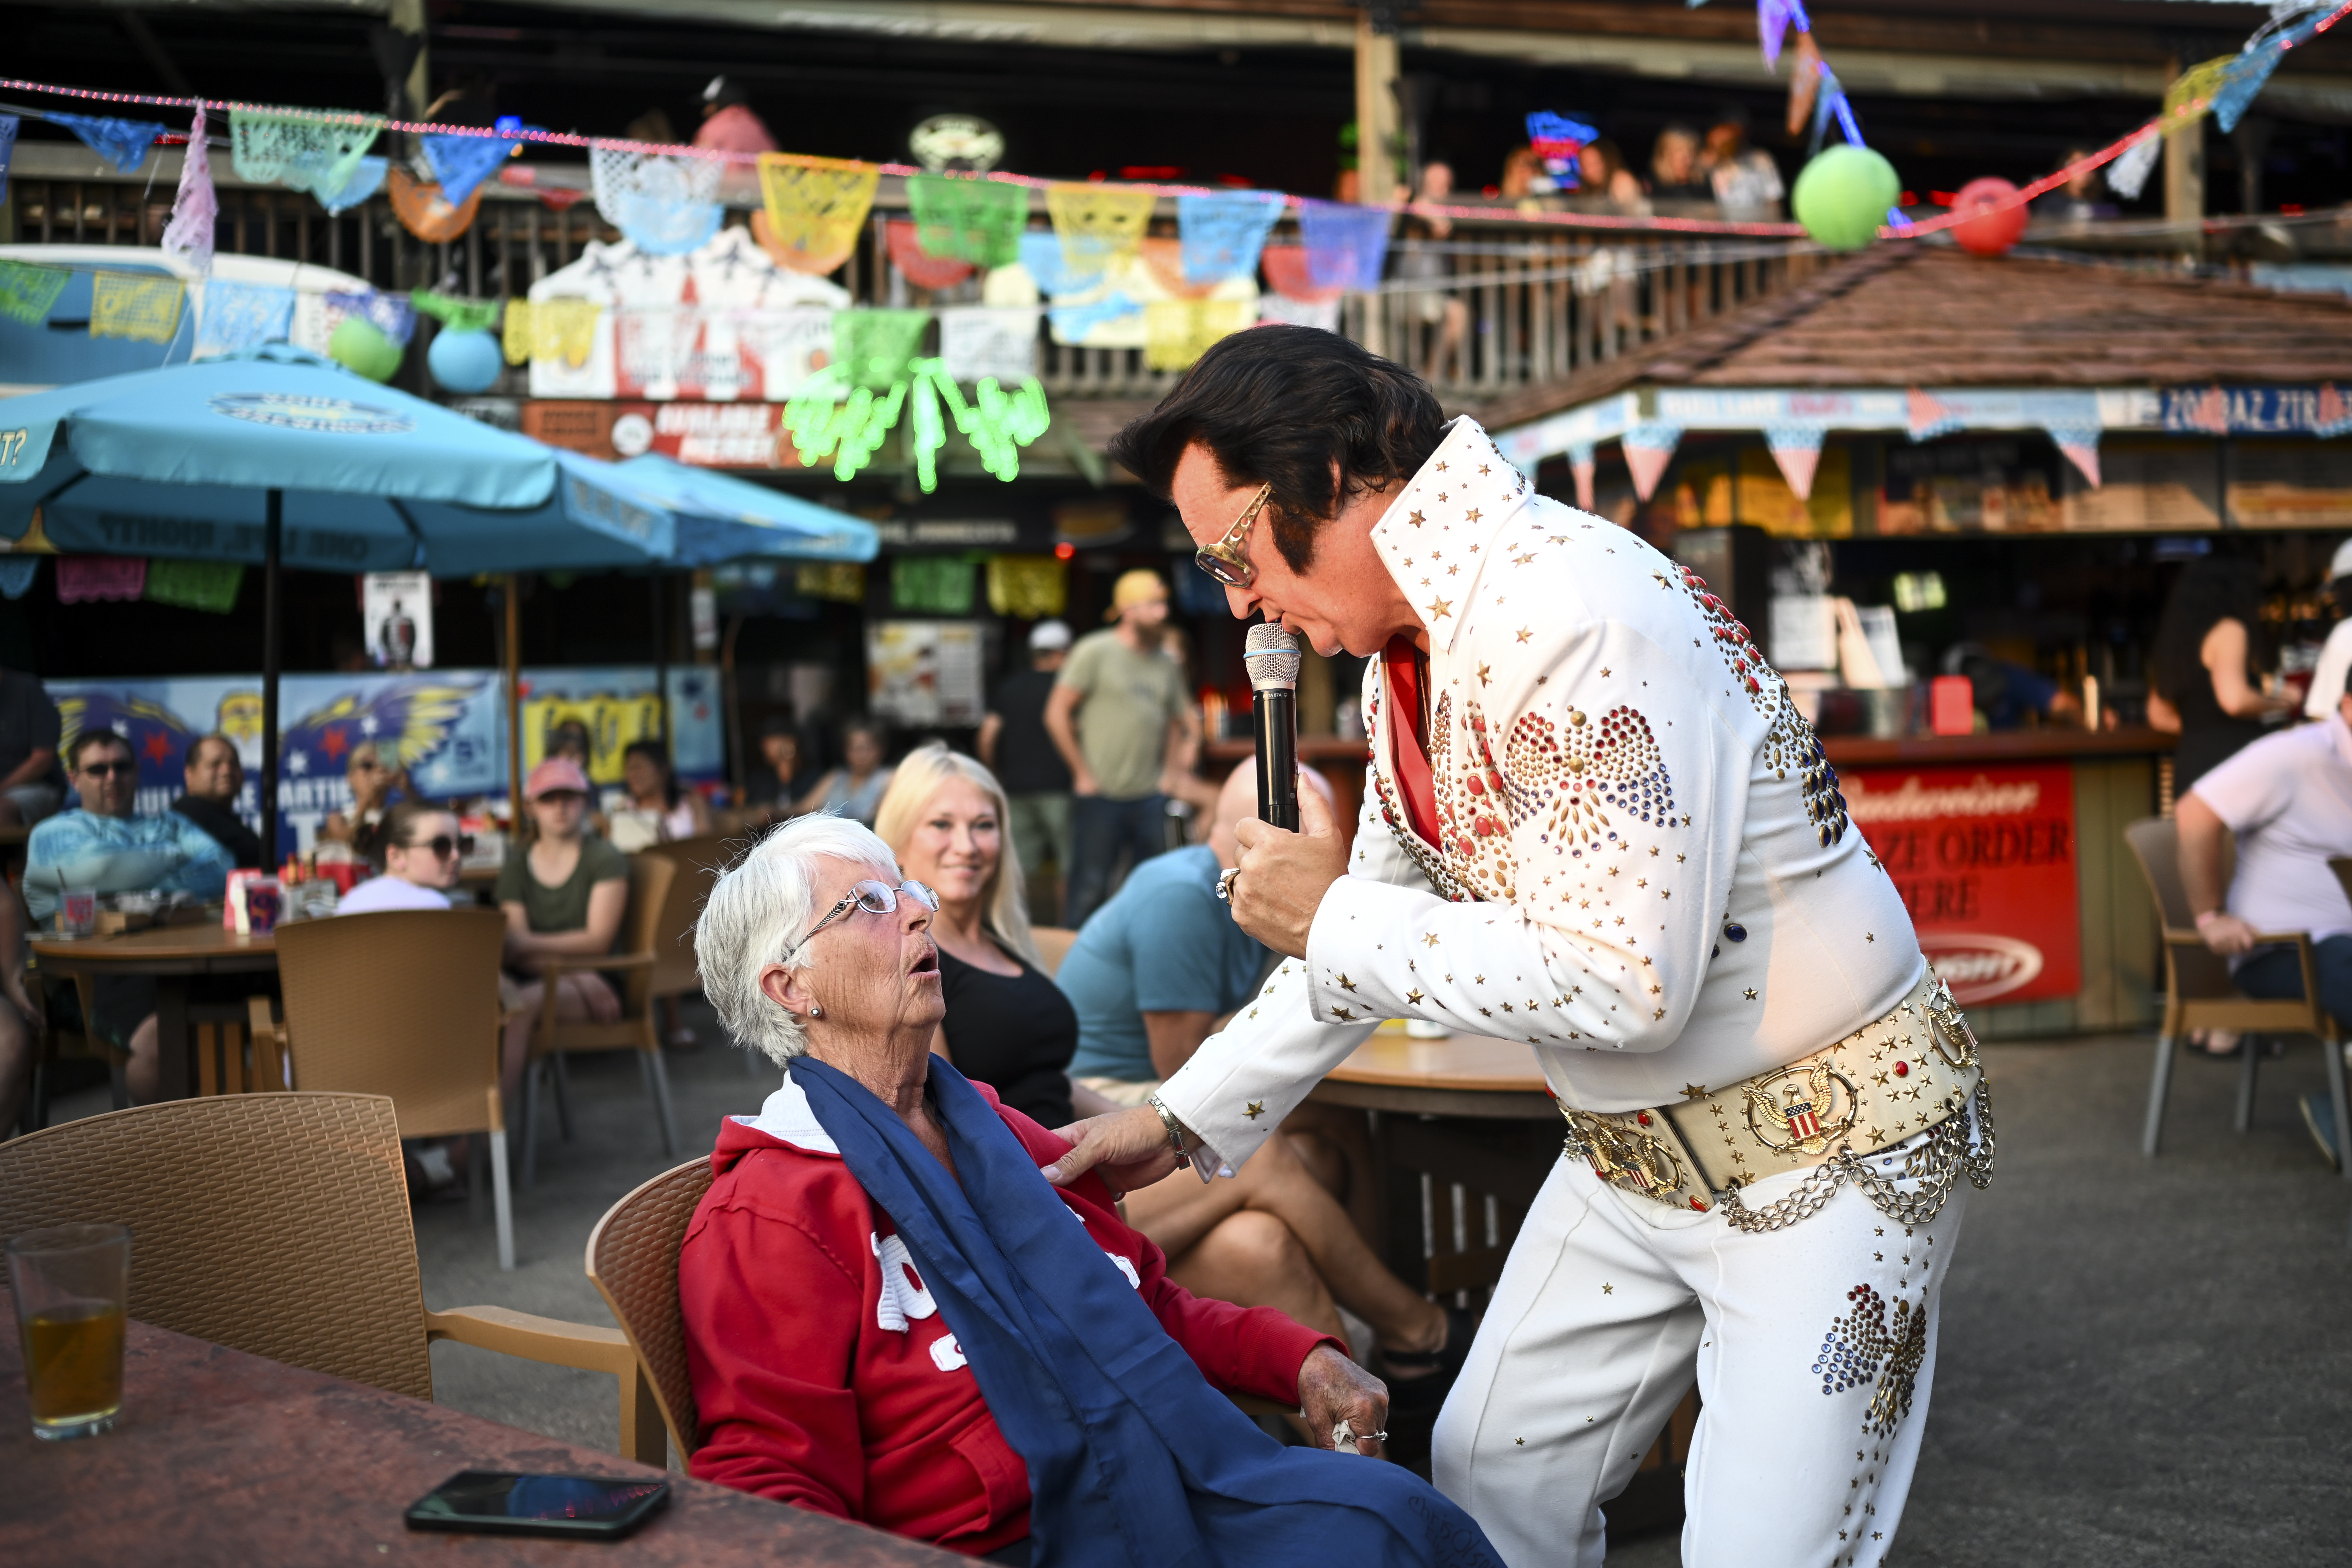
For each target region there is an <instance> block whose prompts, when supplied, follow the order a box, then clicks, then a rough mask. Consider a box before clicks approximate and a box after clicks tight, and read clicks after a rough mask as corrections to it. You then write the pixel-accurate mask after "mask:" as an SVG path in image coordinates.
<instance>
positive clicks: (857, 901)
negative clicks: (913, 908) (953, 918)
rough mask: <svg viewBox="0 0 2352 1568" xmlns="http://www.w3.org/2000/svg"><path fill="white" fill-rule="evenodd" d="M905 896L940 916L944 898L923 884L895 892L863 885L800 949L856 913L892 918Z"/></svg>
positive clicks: (881, 886) (827, 915)
mask: <svg viewBox="0 0 2352 1568" xmlns="http://www.w3.org/2000/svg"><path fill="white" fill-rule="evenodd" d="M901 893H904V894H906V895H907V896H908V898H910V899H912V900H915V902H917V903H919V904H920V905H922V906H923V908H925V909H927V910H930V911H932V912H933V913H934V914H936V913H938V912H939V907H940V896H939V895H938V894H937V893H934V892H933V891H931V890H930V889H929V888H926V887H925V886H923V884H922V883H920V882H913V881H908V882H901V883H899V884H898V886H897V887H895V888H894V887H892V886H891V885H890V884H889V883H887V882H859V883H857V884H856V886H854V887H852V888H851V889H849V891H848V892H846V893H844V894H843V895H842V897H841V901H840V902H839V903H837V904H835V905H834V906H833V908H832V909H830V910H826V911H825V915H824V919H823V920H821V921H817V922H816V924H814V925H813V926H811V927H809V928H808V934H807V935H806V936H803V937H802V938H801V940H800V942H799V944H798V945H799V946H800V947H806V946H807V945H808V944H809V942H811V941H812V940H814V938H815V936H816V933H817V932H819V931H823V930H824V928H825V927H827V926H829V925H831V924H832V923H833V922H834V921H837V920H839V919H841V918H842V917H843V916H844V915H845V914H847V913H848V912H849V911H850V910H865V911H866V913H867V914H869V915H887V914H888V913H889V912H890V911H891V910H895V909H897V908H898V895H899V894H901Z"/></svg>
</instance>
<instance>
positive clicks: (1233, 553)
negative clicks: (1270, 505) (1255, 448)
mask: <svg viewBox="0 0 2352 1568" xmlns="http://www.w3.org/2000/svg"><path fill="white" fill-rule="evenodd" d="M1273 495H1274V487H1273V486H1272V485H1260V486H1258V488H1257V496H1256V498H1255V500H1252V501H1251V502H1250V503H1249V506H1248V508H1247V509H1246V510H1244V511H1243V513H1242V514H1241V516H1239V517H1238V518H1235V519H1234V525H1233V527H1231V528H1229V529H1227V530H1225V536H1224V537H1223V539H1220V540H1218V541H1217V542H1215V543H1214V544H1203V545H1202V546H1201V548H1200V549H1199V550H1197V551H1195V552H1193V555H1192V564H1193V565H1195V566H1198V567H1199V568H1200V569H1201V570H1202V571H1203V572H1206V573H1207V574H1209V575H1210V576H1212V577H1214V578H1215V579H1216V580H1217V581H1218V582H1220V583H1222V584H1224V585H1225V586H1226V587H1228V588H1246V587H1248V586H1249V585H1250V584H1252V583H1255V582H1256V581H1257V568H1256V567H1255V566H1253V565H1251V564H1250V563H1249V557H1248V556H1246V555H1244V554H1243V553H1242V551H1243V549H1244V546H1246V545H1247V544H1248V543H1249V531H1250V524H1252V523H1254V522H1255V521H1257V514H1258V513H1259V512H1261V511H1263V510H1265V503H1266V501H1267V500H1269V499H1271V498H1272V497H1273Z"/></svg>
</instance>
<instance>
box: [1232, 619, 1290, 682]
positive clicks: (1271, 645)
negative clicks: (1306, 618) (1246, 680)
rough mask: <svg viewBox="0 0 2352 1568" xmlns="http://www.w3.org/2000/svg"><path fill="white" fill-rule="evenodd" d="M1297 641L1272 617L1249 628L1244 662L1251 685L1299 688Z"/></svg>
mask: <svg viewBox="0 0 2352 1568" xmlns="http://www.w3.org/2000/svg"><path fill="white" fill-rule="evenodd" d="M1299 659H1300V655H1299V652H1298V644H1297V641H1296V640H1295V639H1294V638H1293V637H1291V635H1290V634H1289V633H1288V632H1286V631H1284V630H1283V629H1282V628H1281V627H1280V626H1276V625H1275V624H1274V623H1273V622H1271V621H1260V622H1259V623H1258V624H1257V625H1256V626H1252V627H1250V629H1249V641H1248V643H1247V644H1246V645H1245V646H1244V648H1243V651H1242V663H1243V664H1244V666H1246V667H1247V668H1248V669H1249V676H1250V687H1251V689H1253V690H1257V691H1295V690H1297V688H1298V665H1299Z"/></svg>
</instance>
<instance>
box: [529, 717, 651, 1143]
mask: <svg viewBox="0 0 2352 1568" xmlns="http://www.w3.org/2000/svg"><path fill="white" fill-rule="evenodd" d="M522 793H523V798H524V799H525V800H527V801H529V802H530V819H531V824H532V826H533V827H534V828H535V829H536V830H537V831H536V833H535V834H534V835H533V837H532V838H531V840H530V845H529V847H521V848H517V849H515V850H513V851H511V852H510V853H509V855H508V856H507V863H506V864H505V865H504V866H502V867H500V868H499V908H500V909H501V910H505V911H506V916H507V967H509V969H513V970H515V971H517V972H519V973H523V974H527V975H528V974H537V973H540V972H541V970H542V969H543V968H544V966H545V963H546V961H547V960H548V959H550V958H556V957H563V958H577V957H580V956H582V955H583V954H585V955H588V956H591V957H593V956H594V955H596V954H599V953H606V952H612V951H613V943H614V942H615V941H617V940H618V939H619V937H620V934H621V916H622V914H623V913H624V912H625V911H626V910H627V908H628V903H629V862H628V858H627V857H626V856H625V855H623V854H622V853H621V852H620V851H619V850H618V849H615V848H614V847H612V846H611V845H610V844H608V843H606V842H605V841H604V839H602V838H593V837H588V836H586V835H584V834H583V833H582V832H581V825H582V824H583V822H584V821H585V820H586V819H587V816H588V795H589V790H588V775H587V773H584V772H583V771H582V770H581V767H580V764H579V763H576V762H574V761H572V759H571V758H570V757H550V758H548V759H547V760H546V761H545V762H543V763H540V764H539V766H537V767H535V768H533V769H531V770H530V780H529V781H528V782H527V783H526V784H524V785H523V792H522ZM557 984H558V985H560V986H561V987H562V990H561V991H560V992H559V993H558V994H557V996H556V1004H555V1005H556V1016H557V1017H559V1018H562V1019H566V1020H572V1021H578V1020H581V1019H593V1020H594V1021H595V1022H597V1023H600V1024H609V1023H612V1022H614V1020H616V1019H618V1018H619V1017H620V1016H621V998H620V997H619V996H618V995H617V994H615V993H614V990H613V987H612V986H611V985H610V984H607V983H606V981H605V979H604V976H603V975H601V974H593V973H589V974H566V975H564V976H562V978H561V979H560V980H559V981H557ZM544 995H545V984H544V982H537V981H535V982H533V983H532V984H528V985H525V986H524V987H523V988H522V991H521V993H520V994H519V995H517V996H516V997H515V998H514V999H513V1001H512V1003H511V1004H510V1005H512V1006H513V1007H515V1008H516V1009H517V1011H516V1012H515V1014H514V1016H513V1021H512V1022H510V1023H509V1024H508V1025H507V1035H506V1047H505V1056H504V1058H503V1062H504V1067H505V1070H504V1072H503V1073H502V1074H501V1075H500V1083H499V1089H500V1090H501V1092H502V1093H503V1094H504V1095H505V1098H506V1103H507V1104H509V1105H520V1104H521V1103H522V1102H521V1101H520V1100H519V1099H517V1098H516V1096H517V1094H518V1092H519V1091H520V1089H521V1088H522V1068H523V1060H524V1058H525V1057H526V1056H527V1055H528V1054H529V1052H530V1031H531V1028H532V1026H534V1025H535V1024H536V1023H537V1022H538V1020H539V1009H540V1005H541V999H542V997H543V996H544Z"/></svg>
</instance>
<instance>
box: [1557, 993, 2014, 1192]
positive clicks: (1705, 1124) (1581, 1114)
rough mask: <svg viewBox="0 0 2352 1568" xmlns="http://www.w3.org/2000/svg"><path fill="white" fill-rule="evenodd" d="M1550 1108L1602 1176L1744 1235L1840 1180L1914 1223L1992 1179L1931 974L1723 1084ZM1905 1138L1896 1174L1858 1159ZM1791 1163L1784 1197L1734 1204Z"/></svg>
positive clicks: (1983, 1094)
mask: <svg viewBox="0 0 2352 1568" xmlns="http://www.w3.org/2000/svg"><path fill="white" fill-rule="evenodd" d="M1560 1114H1561V1115H1562V1116H1563V1117H1565V1118H1566V1119H1567V1121H1568V1136H1567V1149H1568V1152H1570V1153H1572V1154H1575V1155H1578V1156H1579V1157H1580V1158H1582V1159H1584V1160H1585V1161H1587V1162H1589V1163H1591V1166H1592V1169H1593V1172H1594V1173H1595V1174H1596V1175H1598V1176H1600V1178H1601V1180H1602V1181H1604V1182H1607V1183H1609V1184H1611V1185H1612V1186H1616V1187H1619V1188H1622V1189H1623V1190H1624V1191H1626V1192H1629V1193H1633V1194H1636V1195H1637V1196H1641V1197H1645V1198H1648V1199H1650V1200H1652V1201H1653V1202H1656V1203H1661V1204H1664V1205H1668V1206H1670V1207H1674V1208H1688V1209H1692V1210H1695V1211H1697V1212H1699V1213H1705V1212H1706V1211H1708V1210H1709V1209H1712V1208H1717V1207H1720V1208H1721V1209H1722V1211H1723V1217H1724V1219H1725V1220H1726V1221H1727V1223H1729V1224H1730V1225H1732V1226H1734V1227H1736V1228H1738V1229H1739V1230H1743V1231H1751V1232H1752V1231H1767V1230H1780V1229H1784V1228H1785V1227H1787V1226H1791V1225H1794V1224H1796V1223H1797V1222H1798V1221H1799V1220H1801V1219H1804V1218H1806V1217H1808V1216H1809V1215H1813V1214H1815V1213H1817V1212H1819V1211H1820V1210H1821V1208H1822V1206H1823V1205H1826V1204H1827V1203H1828V1202H1829V1201H1830V1199H1831V1198H1832V1197H1833V1196H1834V1195H1836V1193H1837V1190H1838V1188H1839V1187H1840V1186H1842V1185H1843V1184H1845V1183H1847V1182H1852V1183H1853V1184H1854V1185H1855V1186H1856V1187H1858V1188H1860V1189H1861V1190H1862V1192H1863V1193H1864V1195H1866V1196H1867V1197H1868V1198H1869V1199H1870V1201H1871V1203H1872V1204H1873V1205H1875V1206H1876V1207H1877V1208H1878V1209H1879V1210H1880V1211H1881V1212H1883V1213H1885V1215H1888V1216H1889V1217H1891V1218H1893V1219H1895V1220H1896V1221H1897V1222H1898V1223H1901V1224H1906V1225H1916V1224H1919V1223H1922V1222H1924V1221H1926V1220H1928V1219H1932V1218H1934V1217H1935V1215H1937V1212H1938V1211H1940V1210H1941V1209H1942V1208H1943V1206H1944V1203H1945V1200H1946V1199H1947V1198H1948V1197H1949V1196H1950V1195H1951V1192H1952V1189H1953V1186H1954V1184H1956V1183H1957V1181H1958V1178H1959V1177H1960V1176H1962V1175H1965V1176H1967V1177H1968V1179H1969V1182H1970V1183H1971V1184H1974V1185H1976V1186H1978V1187H1979V1188H1981V1187H1983V1186H1985V1185H1987V1184H1989V1183H1990V1181H1991V1180H1992V1159H1993V1141H1994V1132H1993V1123H1992V1102H1991V1099H1990V1095H1989V1094H1988V1093H1987V1091H1986V1089H1985V1083H1984V1074H1983V1069H1982V1068H1981V1067H1980V1066H1979V1062H1978V1056H1977V1039H1976V1034H1975V1031H1973V1030H1972V1029H1970V1028H1969V1023H1968V1019H1967V1017H1966V1016H1963V1015H1962V1013H1961V1012H1960V1009H1959V1006H1958V1004H1957V1003H1956V1002H1954V1001H1953V999H1952V993H1951V989H1950V987H1948V985H1946V984H1944V983H1943V982H1942V981H1941V980H1938V979H1937V978H1936V977H1935V976H1934V974H1933V973H1932V972H1931V973H1930V974H1929V975H1928V977H1927V979H1926V980H1923V981H1922V982H1921V983H1920V984H1919V985H1918V986H1916V988H1914V990H1913V992H1912V994H1910V995H1909V996H1908V997H1906V999H1905V1000H1904V1001H1903V1002H1901V1003H1900V1004H1898V1005H1896V1006H1895V1008H1894V1009H1893V1010H1892V1011H1891V1012H1889V1013H1887V1014H1886V1015H1885V1016H1884V1017H1881V1018H1879V1019H1876V1020H1875V1021H1874V1022H1872V1023H1870V1024H1868V1025H1865V1026H1864V1027H1862V1028H1860V1029H1857V1030H1856V1031H1854V1032H1853V1034H1851V1035H1849V1036H1847V1037H1845V1038H1844V1039H1842V1040H1840V1041H1838V1042H1837V1043H1836V1044H1835V1045H1832V1046H1830V1047H1827V1048H1825V1049H1823V1050H1820V1051H1817V1052H1815V1053H1814V1054H1813V1055H1811V1056H1810V1057H1806V1058H1801V1059H1800V1060H1797V1061H1794V1062H1791V1063H1790V1064H1789V1065H1787V1066H1786V1067H1780V1068H1772V1069H1771V1070H1770V1071H1769V1072H1762V1073H1759V1074H1757V1075H1756V1076H1755V1077H1754V1078H1751V1079H1747V1080H1746V1081H1745V1082H1742V1083H1738V1084H1734V1085H1732V1086H1731V1087H1730V1088H1729V1089H1720V1090H1716V1091H1712V1092H1710V1091H1708V1090H1707V1089H1705V1087H1704V1086H1694V1089H1691V1090H1686V1091H1685V1103H1683V1104H1680V1105H1674V1106H1654V1107H1652V1108H1651V1109H1649V1110H1636V1111H1630V1112H1623V1113H1618V1114H1601V1113H1596V1112H1592V1111H1585V1110H1570V1109H1569V1108H1568V1107H1566V1106H1562V1107H1561V1108H1560ZM1922 1133H1924V1134H1926V1136H1924V1137H1922V1136H1921V1134H1922ZM1914 1140H1916V1146H1915V1147H1913V1148H1912V1149H1910V1150H1908V1151H1907V1152H1906V1153H1905V1154H1904V1155H1903V1163H1902V1168H1901V1170H1900V1171H1899V1172H1897V1173H1885V1172H1882V1171H1880V1170H1877V1169H1874V1168H1873V1166H1872V1165H1871V1163H1870V1162H1871V1160H1872V1159H1873V1158H1874V1157H1875V1156H1877V1155H1879V1154H1881V1153H1883V1152H1885V1151H1886V1150H1888V1149H1892V1148H1894V1147H1895V1146H1897V1145H1899V1144H1902V1143H1905V1142H1912V1141H1914ZM1798 1170H1802V1171H1806V1172H1808V1174H1807V1175H1806V1177H1805V1179H1804V1180H1803V1181H1802V1182H1801V1184H1799V1185H1798V1187H1797V1189H1796V1191H1794V1192H1793V1193H1791V1194H1789V1195H1788V1196H1787V1197H1784V1198H1780V1199H1778V1200H1776V1201H1775V1202H1773V1203H1771V1204H1769V1205H1766V1206H1765V1207H1763V1208H1760V1209H1751V1208H1749V1207H1748V1205H1747V1204H1746V1203H1744V1202H1743V1201H1742V1200H1741V1198H1740V1195H1739V1192H1740V1189H1741V1188H1742V1187H1745V1186H1748V1185H1749V1184H1752V1183H1754V1182H1757V1181H1760V1180H1762V1179H1763V1178H1764V1177H1766V1176H1771V1175H1779V1174H1781V1173H1785V1172H1789V1171H1798ZM1905 1183H1910V1184H1913V1187H1912V1190H1910V1191H1906V1190H1905V1187H1904V1185H1903V1184H1905Z"/></svg>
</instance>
